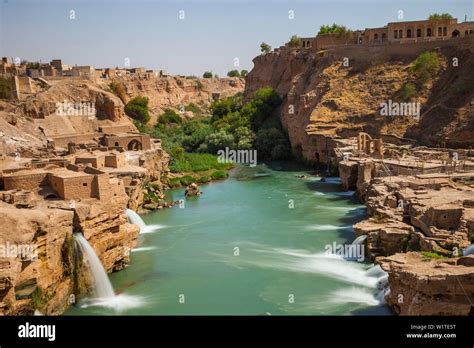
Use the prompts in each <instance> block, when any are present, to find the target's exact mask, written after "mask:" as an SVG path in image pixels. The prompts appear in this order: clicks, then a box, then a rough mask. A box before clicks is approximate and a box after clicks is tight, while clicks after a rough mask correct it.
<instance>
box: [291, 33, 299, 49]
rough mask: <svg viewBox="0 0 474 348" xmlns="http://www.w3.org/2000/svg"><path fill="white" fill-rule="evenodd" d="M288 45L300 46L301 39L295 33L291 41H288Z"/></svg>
mask: <svg viewBox="0 0 474 348" xmlns="http://www.w3.org/2000/svg"><path fill="white" fill-rule="evenodd" d="M288 46H290V47H292V48H297V47H300V46H301V39H300V38H299V37H298V36H296V35H293V36H292V37H291V38H290V41H288Z"/></svg>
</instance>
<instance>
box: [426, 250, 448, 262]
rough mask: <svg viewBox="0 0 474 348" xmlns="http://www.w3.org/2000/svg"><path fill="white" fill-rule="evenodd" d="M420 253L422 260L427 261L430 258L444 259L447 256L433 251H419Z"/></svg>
mask: <svg viewBox="0 0 474 348" xmlns="http://www.w3.org/2000/svg"><path fill="white" fill-rule="evenodd" d="M420 254H421V255H423V259H424V261H429V260H431V259H446V258H447V257H446V256H444V255H441V254H438V253H437V252H434V251H421V252H420Z"/></svg>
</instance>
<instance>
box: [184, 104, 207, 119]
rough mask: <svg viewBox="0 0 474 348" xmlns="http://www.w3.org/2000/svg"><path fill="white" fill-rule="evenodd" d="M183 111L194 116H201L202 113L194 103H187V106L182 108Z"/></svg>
mask: <svg viewBox="0 0 474 348" xmlns="http://www.w3.org/2000/svg"><path fill="white" fill-rule="evenodd" d="M184 110H185V111H191V112H192V113H193V114H194V115H195V116H196V115H201V114H202V113H203V112H202V109H201V108H200V107H199V106H197V105H196V104H194V103H189V104H188V105H186V106H185V107H184Z"/></svg>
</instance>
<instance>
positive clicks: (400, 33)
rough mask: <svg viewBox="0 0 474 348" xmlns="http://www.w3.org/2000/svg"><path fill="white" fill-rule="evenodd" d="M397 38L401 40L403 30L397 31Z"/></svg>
mask: <svg viewBox="0 0 474 348" xmlns="http://www.w3.org/2000/svg"><path fill="white" fill-rule="evenodd" d="M398 38H399V39H403V30H401V29H400V30H399V31H398Z"/></svg>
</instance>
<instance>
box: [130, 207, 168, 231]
mask: <svg viewBox="0 0 474 348" xmlns="http://www.w3.org/2000/svg"><path fill="white" fill-rule="evenodd" d="M125 215H127V218H128V221H130V223H131V224H134V225H137V226H138V227H140V233H150V232H153V231H155V230H158V229H160V228H163V227H164V226H161V225H150V226H148V225H147V224H146V223H145V221H143V219H142V218H141V217H140V215H138V214H137V213H135V212H134V211H133V210H131V209H125Z"/></svg>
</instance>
